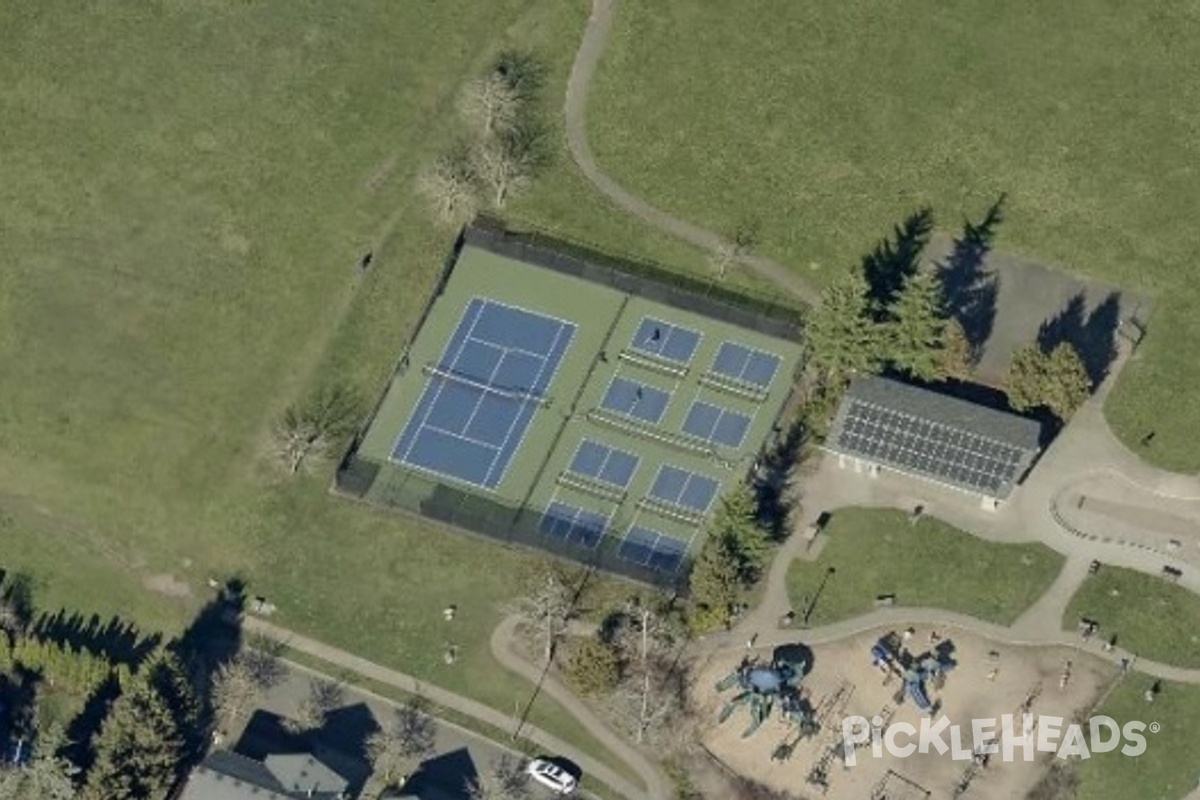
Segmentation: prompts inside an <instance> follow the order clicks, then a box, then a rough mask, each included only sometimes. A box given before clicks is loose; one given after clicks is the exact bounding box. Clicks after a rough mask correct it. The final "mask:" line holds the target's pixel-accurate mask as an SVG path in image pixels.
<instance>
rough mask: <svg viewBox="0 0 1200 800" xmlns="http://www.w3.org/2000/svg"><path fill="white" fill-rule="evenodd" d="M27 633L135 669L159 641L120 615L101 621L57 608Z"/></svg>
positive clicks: (43, 615)
mask: <svg viewBox="0 0 1200 800" xmlns="http://www.w3.org/2000/svg"><path fill="white" fill-rule="evenodd" d="M29 634H30V635H31V636H33V637H34V638H37V639H41V640H42V641H47V642H54V643H56V644H62V645H67V646H69V647H71V648H72V649H74V650H87V651H89V652H91V653H93V654H95V655H97V656H100V657H102V658H104V659H106V660H107V661H109V662H111V663H112V664H113V665H114V666H115V665H118V664H124V665H126V666H128V667H129V669H130V670H132V671H136V670H137V669H138V668H139V667H140V666H141V665H142V664H143V662H145V660H146V658H147V657H148V656H150V654H152V653H153V652H154V651H155V649H156V648H157V647H158V646H159V644H160V643H161V642H162V637H161V636H160V635H159V634H157V633H154V634H150V635H149V636H145V637H143V636H141V634H140V632H139V631H138V629H137V627H136V626H135V625H133V624H132V623H129V622H124V621H123V620H121V619H120V618H119V617H113V618H112V619H110V620H108V621H107V622H104V621H103V620H101V619H100V616H99V615H98V614H93V615H92V616H91V617H87V618H85V617H84V616H83V615H82V614H80V613H78V612H70V613H68V612H67V610H66V609H59V610H58V611H56V612H54V613H53V614H49V613H45V614H42V615H41V616H39V617H38V618H37V619H36V620H34V621H33V623H32V624H31V625H30V626H29Z"/></svg>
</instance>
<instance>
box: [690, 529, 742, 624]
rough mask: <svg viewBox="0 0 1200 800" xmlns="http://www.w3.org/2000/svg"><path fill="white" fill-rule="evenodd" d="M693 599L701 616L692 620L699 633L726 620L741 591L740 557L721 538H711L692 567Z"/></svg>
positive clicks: (724, 538)
mask: <svg viewBox="0 0 1200 800" xmlns="http://www.w3.org/2000/svg"><path fill="white" fill-rule="evenodd" d="M691 590H692V599H693V600H694V601H695V603H696V605H697V606H699V609H700V613H699V614H698V615H697V616H696V617H695V618H694V619H693V620H692V627H694V628H696V629H698V630H706V629H709V628H713V627H716V626H718V625H723V624H725V623H726V622H727V621H728V620H729V616H730V613H731V612H732V610H733V606H734V604H735V603H737V601H738V598H739V596H740V592H741V558H740V556H739V555H738V553H737V552H736V550H734V549H733V548H732V547H731V546H730V541H729V539H728V538H726V537H722V536H710V537H709V538H708V541H707V542H705V543H704V548H703V549H702V550H701V551H700V556H699V558H697V559H696V563H695V564H694V565H693V567H692V574H691Z"/></svg>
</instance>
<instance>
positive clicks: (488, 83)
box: [458, 69, 523, 138]
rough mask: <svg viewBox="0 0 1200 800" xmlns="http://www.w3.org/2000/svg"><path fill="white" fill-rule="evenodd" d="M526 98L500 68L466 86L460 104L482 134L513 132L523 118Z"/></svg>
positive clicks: (485, 136)
mask: <svg viewBox="0 0 1200 800" xmlns="http://www.w3.org/2000/svg"><path fill="white" fill-rule="evenodd" d="M522 102H523V99H522V97H521V92H520V90H519V89H518V88H517V87H516V86H514V85H513V81H512V79H511V78H510V77H509V75H507V74H506V73H505V72H503V71H502V70H500V69H493V70H491V71H490V72H489V73H488V74H487V75H484V76H483V77H481V78H476V79H475V80H473V81H470V82H469V83H468V84H467V85H466V86H465V87H463V92H462V95H461V96H460V97H459V104H458V108H459V111H460V112H461V113H462V115H463V118H464V119H466V120H467V122H468V123H469V124H470V125H471V126H472V127H473V128H474V129H475V131H476V133H477V134H478V135H480V136H481V137H482V138H490V137H493V136H497V135H502V134H506V133H511V132H512V131H513V130H515V129H516V127H517V123H518V122H519V121H520V118H521V105H522Z"/></svg>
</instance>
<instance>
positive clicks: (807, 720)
mask: <svg viewBox="0 0 1200 800" xmlns="http://www.w3.org/2000/svg"><path fill="white" fill-rule="evenodd" d="M807 666H808V664H807V662H805V661H795V662H793V661H787V660H783V659H778V658H776V659H773V660H772V661H770V662H763V661H755V660H752V659H750V658H746V659H744V660H743V661H742V663H741V664H740V665H738V668H737V670H735V671H734V672H733V673H731V674H729V675H727V676H726V677H724V678H722V679H721V680H720V681H718V682H717V691H718V692H725V691H728V690H729V689H732V688H734V687H737V688H738V689H739V690H740V691H739V692H738V693H737V694H736V695H734V696H733V697H732V698H730V700H729V701H728V702H726V703H725V705H724V706H723V707H722V708H721V714H720V717H718V720H717V721H718V722H724V721H725V720H727V719H729V717H730V716H732V715H733V712H734V711H736V710H737V709H738V707H740V706H746V707H748V708H749V710H750V725H749V726H748V727H747V728H746V730H745V731H743V732H742V738H743V739H744V738H746V737H748V736H751V735H753V734H754V732H755V731H757V730H758V729H759V727H760V726H761V725H762V724H763V722H765V721H766V720H767V718H768V717H769V716H770V715H771V711H772V710H773V709H774V708H775V705H776V704H778V705H779V711H780V716H781V718H782V719H783V721H784V722H786V723H788V724H791V725H795V726H798V727H801V728H803V727H805V726H808V725H810V724H811V723H812V709H811V707H810V706H809V704H808V703H807V702H806V701H805V700H804V697H803V695H802V693H801V690H800V684H801V682H802V681H803V680H804V675H805V671H806V668H807Z"/></svg>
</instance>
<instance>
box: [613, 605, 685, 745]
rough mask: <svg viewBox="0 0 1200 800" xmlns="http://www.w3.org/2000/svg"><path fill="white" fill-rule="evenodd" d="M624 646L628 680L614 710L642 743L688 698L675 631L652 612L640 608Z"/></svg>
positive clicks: (623, 685)
mask: <svg viewBox="0 0 1200 800" xmlns="http://www.w3.org/2000/svg"><path fill="white" fill-rule="evenodd" d="M621 646H622V648H623V649H624V650H625V652H626V653H627V656H626V660H627V663H628V667H627V669H626V675H627V678H626V680H625V681H624V682H623V684H622V685H621V686H620V687H619V688H618V690H617V694H616V703H615V704H614V710H615V711H616V712H617V714H618V716H619V717H621V719H622V720H623V722H624V723H625V724H626V726H627V727H628V728H629V729H630V732H631V733H632V734H633V736H634V739H635V740H636V741H637V742H638V744H642V743H643V742H645V741H647V740H648V739H652V738H654V734H656V733H657V732H658V731H660V730H661V729H663V727H664V726H665V725H666V724H667V723H668V722H669V721H670V720H671V718H672V716H673V715H674V714H675V713H676V712H678V711H679V710H680V709H681V708H682V705H683V698H684V697H685V695H686V689H685V685H684V683H685V681H684V676H683V674H682V671H681V670H680V669H679V668H678V666H677V664H676V655H677V654H676V653H675V648H676V641H675V631H673V630H672V629H671V628H670V627H669V626H668V624H667V622H666V620H665V619H664V617H663V616H661V615H660V614H658V613H656V612H655V611H653V610H652V609H650V608H645V607H643V608H638V609H635V610H634V611H633V613H632V614H631V624H630V625H629V626H628V627H627V630H626V632H625V634H624V636H623V637H622V639H621Z"/></svg>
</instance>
